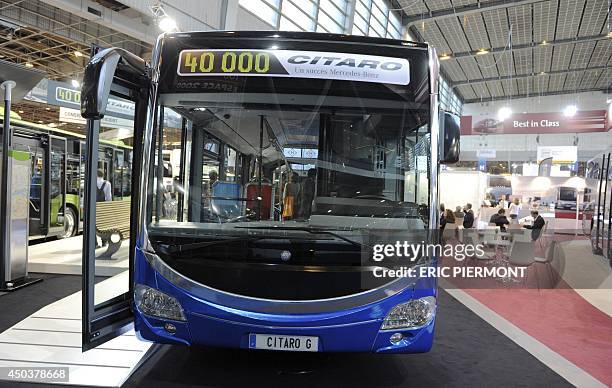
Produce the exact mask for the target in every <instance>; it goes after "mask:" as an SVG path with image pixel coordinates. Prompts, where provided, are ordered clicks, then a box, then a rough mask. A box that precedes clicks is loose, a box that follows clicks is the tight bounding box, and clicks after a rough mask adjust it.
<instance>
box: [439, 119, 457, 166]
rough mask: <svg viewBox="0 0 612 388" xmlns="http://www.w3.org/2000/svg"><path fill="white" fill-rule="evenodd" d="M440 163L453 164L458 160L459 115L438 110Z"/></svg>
mask: <svg viewBox="0 0 612 388" xmlns="http://www.w3.org/2000/svg"><path fill="white" fill-rule="evenodd" d="M439 133H440V163H442V164H453V163H457V162H458V161H459V153H460V146H459V143H460V142H459V138H460V136H461V135H460V133H461V131H460V128H459V116H457V115H454V114H452V113H449V112H440V132H439Z"/></svg>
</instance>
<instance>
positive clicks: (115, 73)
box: [81, 47, 146, 120]
mask: <svg viewBox="0 0 612 388" xmlns="http://www.w3.org/2000/svg"><path fill="white" fill-rule="evenodd" d="M115 77H118V78H123V79H126V80H128V81H129V82H132V83H133V82H134V80H138V79H146V65H145V61H144V60H143V59H142V58H140V57H138V56H136V55H134V54H132V53H130V52H129V51H126V50H124V49H121V48H117V47H111V48H108V49H105V50H102V51H100V52H99V53H97V54H96V55H94V57H93V58H91V60H90V61H89V63H88V64H87V66H86V67H85V74H84V75H83V87H82V89H81V116H83V117H84V118H86V119H94V120H100V119H102V118H103V117H104V115H105V114H106V105H107V103H108V96H109V94H110V90H111V85H112V83H113V80H114V78H115Z"/></svg>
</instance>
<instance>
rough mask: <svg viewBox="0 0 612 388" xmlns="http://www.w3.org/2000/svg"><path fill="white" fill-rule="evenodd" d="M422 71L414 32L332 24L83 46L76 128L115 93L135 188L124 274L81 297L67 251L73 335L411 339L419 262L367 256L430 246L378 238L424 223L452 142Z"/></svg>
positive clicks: (88, 242)
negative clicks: (142, 54) (333, 30)
mask: <svg viewBox="0 0 612 388" xmlns="http://www.w3.org/2000/svg"><path fill="white" fill-rule="evenodd" d="M438 78H439V75H438V60H437V56H436V53H435V50H434V49H433V48H432V47H430V46H428V45H427V44H422V43H415V42H408V41H400V40H390V39H380V38H370V37H357V36H348V35H335V34H317V33H301V32H299V33H298V32H269V31H268V32H245V31H239V32H189V33H182V32H181V33H169V34H163V35H161V36H160V37H159V38H158V40H157V44H156V46H155V49H154V51H153V55H152V60H151V63H145V62H144V61H143V60H142V59H140V58H137V57H135V56H134V55H132V54H130V53H128V52H125V51H123V50H121V49H117V48H109V49H105V50H102V51H99V52H98V53H97V54H96V55H95V56H93V57H92V59H91V61H90V62H89V64H88V65H87V68H86V71H85V77H84V82H83V90H82V99H81V100H82V107H81V112H82V114H83V116H84V117H85V118H87V119H88V141H89V143H88V146H89V147H96V146H97V144H96V141H97V140H96V139H97V137H98V136H99V129H100V124H99V122H100V120H101V119H102V118H103V117H104V112H105V101H106V100H107V98H108V95H109V93H110V94H114V95H116V96H119V97H122V98H126V99H131V100H133V101H134V102H135V103H136V113H135V118H134V141H133V147H134V164H133V166H134V170H135V171H138V173H135V174H133V176H134V180H133V182H132V187H133V193H136V192H138V193H140V194H139V196H136V195H135V194H133V195H132V204H131V205H132V209H131V210H132V218H131V232H130V235H131V236H132V237H133V238H131V240H130V255H131V257H130V273H129V275H130V284H129V288H130V289H129V290H128V291H127V292H125V293H124V294H122V295H119V296H116V297H114V298H112V299H110V300H108V301H106V302H104V303H100V304H95V303H94V299H95V298H94V295H93V293H94V289H95V287H94V286H93V283H94V282H93V280H94V276H95V268H94V267H95V265H94V263H92V259H91V258H90V257H89V256H88V255H84V261H85V263H84V264H85V266H84V268H85V269H84V276H83V290H84V294H83V295H84V297H83V348H84V349H88V348H91V347H94V346H97V345H98V344H100V343H102V342H104V341H106V340H108V339H110V338H112V337H114V336H116V335H117V334H118V333H121V332H122V331H124V330H126V327H129V326H128V325H129V323H130V322H132V320H133V324H134V328H135V330H136V333H137V335H138V336H139V337H140V338H141V339H143V340H148V341H154V342H156V343H166V344H182V345H206V346H218V347H234V348H245V349H264V350H279V351H305V352H306V351H311V352H340V351H351V352H377V353H418V352H427V351H428V350H429V349H430V348H431V346H432V341H433V336H434V326H435V317H436V308H437V301H436V297H437V282H436V279H435V278H431V277H419V276H391V275H390V276H382V275H381V274H383V273H384V274H390V273H397V271H395V272H394V271H390V270H397V269H401V268H403V269H410V268H413V269H414V268H421V267H430V266H435V265H437V258H436V257H435V256H433V255H426V254H421V255H419V256H418V257H416V256H415V257H412V258H410V259H409V260H408V259H407V257H406V256H402V254H401V253H400V249H399V248H398V249H397V250H396V249H395V248H394V247H400V246H402V244H404V245H405V244H427V243H434V242H436V241H437V238H438V236H437V235H438V233H437V232H438V230H439V213H438V206H439V204H438V185H437V177H438V173H439V165H440V164H441V163H454V162H456V161H457V160H458V154H459V126H458V119H457V117H454V116H452V115H450V114H447V113H444V112H441V111H440V110H439V108H438ZM92 149H93V148H92ZM95 166H96V164H95V160H88V165H87V168H88V170H87V177H88V183H87V185H86V205H87V212H86V221H85V227H84V228H85V230H84V244H85V245H84V247H85V252H86V253H87V252H90V251H91V252H93V246H94V245H95V241H94V238H95V236H94V231H95V206H94V202H95V187H94V186H93V185H92V183H91V182H95V175H94V174H95V171H93V170H95ZM168 166H171V167H172V168H171V170H172V171H173V173H172V174H173V175H174V176H173V184H172V187H171V188H168V187H167V185H165V184H163V183H162V182H163V179H164V171H167V170H169V169H168V168H167V167H168ZM89 181H91V182H89ZM382 253H384V255H383V256H384V259H381V257H378V256H380V255H381V254H382ZM383 269H384V270H385V271H383ZM416 273H418V272H416Z"/></svg>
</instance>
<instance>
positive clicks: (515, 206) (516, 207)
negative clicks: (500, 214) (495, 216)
mask: <svg viewBox="0 0 612 388" xmlns="http://www.w3.org/2000/svg"><path fill="white" fill-rule="evenodd" d="M520 212H521V203H520V201H519V199H518V198H514V201H512V203H511V204H510V208H509V209H508V213H509V214H510V221H511V222H512V223H513V224H517V223H518V216H519V213H520Z"/></svg>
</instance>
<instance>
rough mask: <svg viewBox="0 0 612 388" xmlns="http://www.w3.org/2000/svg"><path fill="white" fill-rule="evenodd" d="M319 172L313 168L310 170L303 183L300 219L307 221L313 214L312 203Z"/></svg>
mask: <svg viewBox="0 0 612 388" xmlns="http://www.w3.org/2000/svg"><path fill="white" fill-rule="evenodd" d="M316 176H317V170H316V169H314V168H311V169H310V170H308V176H307V177H306V179H304V181H303V182H302V192H301V196H300V217H302V218H303V219H305V220H307V219H309V218H310V213H311V212H312V201H313V199H314V195H315V180H316Z"/></svg>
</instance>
